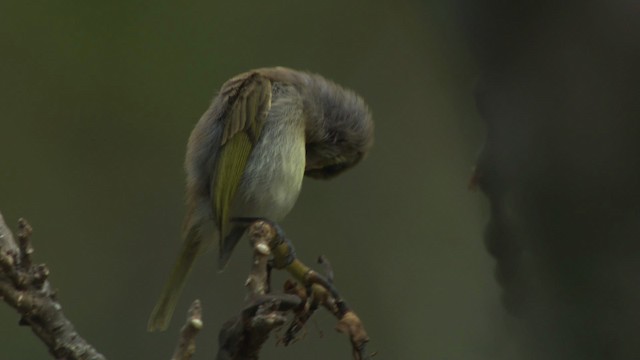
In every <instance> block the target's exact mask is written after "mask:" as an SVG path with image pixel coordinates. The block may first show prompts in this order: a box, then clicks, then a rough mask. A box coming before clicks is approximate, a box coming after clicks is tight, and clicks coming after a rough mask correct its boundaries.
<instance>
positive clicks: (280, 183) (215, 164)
mask: <svg viewBox="0 0 640 360" xmlns="http://www.w3.org/2000/svg"><path fill="white" fill-rule="evenodd" d="M373 135H374V124H373V120H372V116H371V111H370V110H369V106H368V105H367V104H366V103H365V101H364V100H363V99H362V97H360V96H359V95H357V94H356V93H355V92H354V91H352V90H349V89H346V88H343V87H342V86H340V85H338V84H336V83H334V82H333V81H330V80H327V79H325V78H324V77H322V76H321V75H318V74H314V73H310V72H306V71H298V70H293V69H290V68H285V67H270V68H259V69H254V70H251V71H248V72H245V73H242V74H239V75H237V76H234V77H233V78H231V79H230V80H228V81H226V82H225V83H224V84H223V85H222V87H221V89H220V90H219V92H218V94H217V95H216V96H215V97H214V98H213V101H212V102H211V105H210V106H209V108H208V109H207V111H206V112H205V113H204V114H203V115H202V117H201V118H200V120H199V121H198V122H197V124H196V125H195V127H194V129H193V131H192V132H191V135H190V137H189V140H188V143H187V151H186V156H185V171H186V178H187V179H186V214H185V218H184V221H183V231H182V238H183V242H182V247H181V251H180V254H179V256H178V259H177V261H176V264H175V265H174V268H173V270H172V272H171V274H170V276H169V279H168V280H167V282H166V283H165V285H164V288H163V290H162V292H161V295H160V297H159V299H158V301H157V303H156V306H155V307H154V309H153V311H152V313H151V316H150V318H149V323H148V330H149V331H162V330H166V328H167V327H168V325H169V322H170V319H171V317H172V315H173V311H174V308H175V306H176V304H177V301H178V298H179V294H180V292H181V290H182V287H183V284H184V282H185V279H186V277H187V275H188V274H189V272H190V270H191V268H192V266H193V264H194V261H195V259H196V257H197V256H198V255H199V254H201V253H203V252H204V250H206V249H207V248H208V247H210V244H212V243H215V242H216V241H217V242H218V246H219V258H218V267H219V269H220V271H222V269H224V267H225V266H226V264H227V263H228V261H229V258H230V256H231V253H232V251H233V249H234V247H235V245H236V244H237V243H238V241H239V240H240V239H241V238H242V236H243V234H244V232H245V230H246V224H241V223H236V222H234V221H233V219H235V218H264V219H269V220H270V221H275V222H278V221H281V220H282V219H283V218H284V217H285V216H286V215H287V214H288V213H289V212H290V211H291V209H292V207H293V206H294V204H295V202H296V200H297V198H298V194H299V193H300V190H301V186H302V180H303V177H304V176H307V177H310V178H315V179H330V178H333V177H335V176H337V175H339V174H341V173H343V172H344V171H345V170H347V169H350V168H352V167H353V166H355V165H356V164H358V163H359V162H360V161H361V160H362V159H363V158H364V157H365V156H366V155H367V154H368V152H369V151H370V149H371V147H372V145H373V140H374V136H373Z"/></svg>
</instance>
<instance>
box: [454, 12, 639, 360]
mask: <svg viewBox="0 0 640 360" xmlns="http://www.w3.org/2000/svg"><path fill="white" fill-rule="evenodd" d="M459 12H460V13H459V15H460V19H461V20H462V21H461V24H462V26H463V27H464V29H465V31H466V34H467V39H468V41H469V45H470V47H471V48H472V49H473V51H474V54H475V56H476V61H477V64H478V67H479V70H480V73H481V77H480V80H479V83H478V87H477V93H476V97H477V105H478V109H479V111H480V113H481V116H482V117H483V118H484V119H485V120H486V123H487V139H486V144H485V146H484V149H483V151H482V153H481V155H480V158H479V160H478V166H477V175H476V178H477V179H476V180H477V182H478V184H479V187H480V188H481V189H482V190H483V191H484V192H485V193H486V195H487V196H488V198H489V200H490V204H491V205H490V206H491V210H492V218H491V220H490V222H489V224H488V226H487V230H486V238H485V239H486V245H487V248H488V250H489V252H490V253H491V254H492V255H493V256H494V257H495V259H496V263H497V268H496V277H497V280H498V282H499V283H500V285H501V286H502V287H503V291H504V294H503V298H504V303H505V306H506V307H507V309H508V310H509V311H510V312H511V313H513V314H515V315H517V316H518V317H520V318H521V319H522V323H523V324H524V325H525V327H526V329H527V331H526V334H527V336H526V340H525V341H526V343H527V344H528V345H529V346H530V347H529V349H530V355H531V358H532V359H563V360H565V359H581V360H584V359H609V360H611V359H640V341H638V340H637V337H638V333H639V332H640V281H639V280H640V99H639V95H640V87H639V84H640V21H639V15H640V5H639V4H638V2H637V1H624V0H615V1H529V0H524V1H498V0H483V1H470V0H469V1H464V0H461V1H460V3H459Z"/></svg>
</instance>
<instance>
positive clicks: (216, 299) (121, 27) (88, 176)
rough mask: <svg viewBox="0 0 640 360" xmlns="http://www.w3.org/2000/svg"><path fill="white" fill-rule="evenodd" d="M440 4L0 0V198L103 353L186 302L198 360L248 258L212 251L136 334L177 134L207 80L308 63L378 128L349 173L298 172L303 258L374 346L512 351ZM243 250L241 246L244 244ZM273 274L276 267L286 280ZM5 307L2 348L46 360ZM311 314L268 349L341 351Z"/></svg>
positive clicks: (338, 340)
mask: <svg viewBox="0 0 640 360" xmlns="http://www.w3.org/2000/svg"><path fill="white" fill-rule="evenodd" d="M447 4H448V3H447V2H436V1H432V2H418V1H396V2H393V5H392V4H391V2H388V1H364V0H362V1H344V0H342V1H337V0H332V1H321V2H320V1H318V2H304V3H302V2H301V3H292V2H289V1H280V0H276V1H270V2H263V1H236V2H222V1H190V2H181V3H175V2H168V1H107V2H104V1H103V2H77V1H64V0H61V1H56V2H48V1H14V0H8V1H2V2H0V54H1V55H0V79H2V81H1V82H0V134H1V138H0V139H1V140H0V169H1V170H0V211H2V213H3V214H4V216H5V218H6V220H7V221H8V222H9V223H10V224H11V225H12V226H13V225H14V224H15V222H16V220H17V219H18V217H20V216H24V217H26V218H27V219H28V220H29V221H30V222H31V224H32V225H33V227H34V228H35V235H34V236H33V242H34V245H35V247H36V254H35V259H36V261H39V262H46V263H47V265H48V266H49V267H50V269H51V271H52V277H51V280H52V282H53V284H54V285H55V287H56V288H58V289H59V296H60V299H61V301H62V304H63V306H64V311H65V313H66V315H67V316H68V317H69V318H70V319H71V320H72V321H73V322H74V324H75V325H76V327H77V330H78V331H79V332H80V333H81V334H82V335H83V336H84V337H86V338H87V339H88V340H89V341H90V342H91V343H93V344H94V345H95V346H96V347H97V348H98V350H100V351H101V352H102V353H104V354H105V355H106V356H107V357H108V358H110V359H161V358H169V357H170V355H171V354H172V352H173V348H174V345H175V342H176V338H177V337H176V333H177V331H178V329H179V328H180V326H182V323H183V320H184V314H185V313H186V309H187V307H188V304H189V303H190V302H191V301H192V300H193V299H194V298H200V299H201V300H202V301H203V305H204V316H205V317H204V321H205V330H204V332H203V333H202V334H201V335H200V336H199V338H198V353H197V355H196V358H197V359H212V358H213V357H214V354H215V352H216V348H217V340H216V338H217V332H218V329H219V327H220V325H221V324H222V322H224V321H225V320H227V319H228V318H230V317H231V316H233V315H235V314H236V313H237V312H238V310H239V309H240V308H241V306H242V301H243V298H244V294H245V290H244V288H243V283H244V279H245V277H246V272H247V269H248V267H249V251H246V249H248V247H246V245H244V246H245V247H243V245H242V244H241V245H239V247H238V248H237V250H236V252H235V254H234V257H233V258H232V259H231V264H230V266H229V268H228V270H227V271H225V272H224V273H222V274H218V273H217V272H216V270H215V267H216V257H215V254H214V252H210V253H209V254H207V256H205V257H203V258H201V260H200V261H199V263H198V264H197V268H196V269H195V271H194V273H193V274H192V276H191V278H190V279H189V282H188V285H187V288H186V291H185V292H184V294H183V297H182V301H181V302H180V304H179V307H178V309H177V312H176V315H175V316H174V320H173V322H172V326H171V327H170V329H169V331H167V332H164V333H154V334H150V333H147V332H146V330H145V328H146V323H147V317H148V315H149V312H150V310H151V308H152V306H153V304H154V302H155V300H156V296H157V295H158V294H159V291H160V288H161V285H162V282H163V281H164V280H165V278H166V276H167V274H168V272H169V269H170V267H171V265H172V263H173V261H174V257H175V256H176V253H177V249H178V246H179V235H180V226H181V221H182V216H183V186H184V174H183V170H182V159H183V156H184V148H185V144H186V140H187V137H188V135H189V133H190V131H191V129H192V127H193V125H194V124H195V122H196V121H197V119H198V118H199V117H200V115H201V114H202V113H203V112H204V110H205V109H206V108H207V106H208V104H209V101H210V99H211V98H212V96H213V95H214V94H215V93H216V91H217V89H218V88H219V87H220V85H221V84H222V83H223V82H224V81H225V80H226V79H228V78H230V77H231V76H233V75H235V74H237V73H239V72H243V71H246V70H248V69H251V68H256V67H263V66H275V65H282V66H288V67H292V68H296V69H302V70H310V71H313V72H317V73H320V74H323V75H324V76H325V77H327V78H330V79H333V80H335V81H336V82H338V83H340V84H342V85H344V86H347V87H350V88H352V89H354V90H356V91H357V92H358V93H360V94H361V95H362V96H363V97H364V98H365V99H366V100H367V102H368V103H369V104H370V106H371V108H372V111H373V113H374V120H375V122H376V145H375V147H374V150H373V152H372V153H371V155H370V156H369V158H368V159H367V160H366V161H365V162H363V163H362V164H361V165H360V166H358V167H356V168H355V169H354V170H352V171H349V172H347V173H346V174H345V175H343V176H340V177H338V178H337V179H335V180H333V181H329V182H317V181H312V180H306V181H305V183H304V185H303V191H302V194H301V196H300V199H299V201H298V203H297V205H296V207H295V209H294V211H293V212H292V213H291V214H290V215H289V217H288V218H287V220H286V221H285V222H284V223H283V226H284V228H285V230H286V231H287V233H288V235H289V236H290V237H291V238H292V239H293V241H294V243H295V245H296V248H297V251H298V255H299V256H300V257H301V258H302V259H303V260H304V261H307V262H309V263H312V262H313V260H314V259H315V258H316V256H317V255H319V254H324V255H326V256H327V257H328V258H329V259H330V260H331V262H332V264H333V266H334V270H335V273H336V282H337V286H338V287H339V288H340V289H341V290H342V292H343V294H344V296H345V297H346V299H347V301H348V302H349V303H350V305H352V306H353V307H354V308H355V309H356V310H357V312H358V313H359V315H360V316H361V317H362V319H363V320H364V323H365V325H366V327H367V329H368V331H369V335H370V336H371V338H372V342H371V344H370V346H369V349H370V350H371V351H377V352H378V357H377V358H380V359H447V360H448V359H494V360H495V359H512V358H513V357H514V354H515V352H516V350H515V349H514V345H513V341H512V337H513V336H512V335H511V334H512V333H513V332H514V329H513V328H512V327H513V324H510V323H509V319H508V317H507V316H506V315H505V314H504V313H503V310H502V309H501V305H500V301H499V291H498V288H497V285H496V284H495V282H494V280H493V276H492V260H491V259H490V257H489V255H488V254H487V253H486V252H485V250H484V248H483V245H482V240H481V235H482V228H483V224H484V222H485V221H486V218H487V217H488V215H487V211H486V209H485V201H484V199H483V197H482V196H481V195H480V194H479V193H473V192H470V191H468V189H467V182H468V178H469V175H470V171H471V168H472V166H473V163H474V161H475V157H476V155H477V151H478V149H479V148H480V146H481V143H482V137H483V130H484V129H483V128H482V125H481V122H480V121H479V120H478V118H477V115H476V113H475V107H474V102H473V97H472V91H473V85H474V82H475V79H476V71H475V69H474V66H473V64H472V62H471V61H470V60H469V55H468V53H467V51H466V44H465V43H464V41H463V39H462V36H461V34H459V32H458V31H457V28H456V26H455V24H454V20H453V18H454V16H455V14H454V10H453V9H452V8H451V7H449V6H448V5H447ZM243 249H245V251H243ZM282 278H283V277H281V278H278V279H279V280H282ZM17 322H18V316H17V315H16V314H15V312H14V311H13V310H12V309H10V308H9V307H8V306H4V305H3V306H0V324H1V326H0V344H1V347H2V350H1V351H0V352H1V353H0V358H2V359H46V358H48V354H47V352H46V350H45V348H44V347H43V346H42V345H41V344H40V343H39V341H38V340H37V339H36V338H35V337H34V336H33V335H32V334H31V332H30V331H29V329H27V328H23V327H18V326H17ZM334 324H335V321H334V320H333V319H332V318H331V317H330V316H329V315H328V314H326V313H324V312H322V313H320V315H319V316H317V320H316V321H314V322H312V323H311V324H310V325H309V326H308V327H307V331H306V336H305V337H304V338H303V339H302V340H300V341H299V342H298V343H296V344H294V345H293V346H291V347H289V348H283V347H281V346H275V341H274V340H273V339H271V340H270V341H269V342H268V343H267V345H266V346H265V349H264V352H263V358H264V359H349V358H350V349H349V344H348V341H347V340H346V338H344V337H343V336H342V335H340V334H336V333H335V332H334V331H333V326H334Z"/></svg>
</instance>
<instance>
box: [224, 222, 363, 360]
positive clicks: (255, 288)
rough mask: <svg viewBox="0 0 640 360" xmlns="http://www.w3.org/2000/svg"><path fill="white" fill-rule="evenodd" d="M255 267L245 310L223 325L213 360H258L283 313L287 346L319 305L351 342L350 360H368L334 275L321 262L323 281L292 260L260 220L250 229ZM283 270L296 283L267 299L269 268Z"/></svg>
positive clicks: (359, 327)
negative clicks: (291, 314) (289, 321)
mask: <svg viewBox="0 0 640 360" xmlns="http://www.w3.org/2000/svg"><path fill="white" fill-rule="evenodd" d="M249 235H250V239H251V244H252V245H253V249H254V251H253V263H252V267H251V270H250V273H249V277H248V279H247V282H246V285H247V288H248V296H247V298H248V301H247V302H248V304H247V305H246V306H245V308H244V310H243V311H242V313H241V314H240V316H237V317H235V318H233V319H231V320H230V321H228V322H227V323H225V324H224V325H223V327H222V330H221V331H220V335H219V339H218V342H219V351H218V357H217V360H256V359H258V357H259V351H260V348H261V346H262V344H264V342H265V341H266V340H267V339H268V337H269V333H270V332H271V331H272V330H274V329H276V328H278V327H280V326H282V325H283V324H284V323H285V322H286V319H287V313H293V314H294V319H293V321H292V323H291V325H290V326H289V328H288V330H287V332H286V334H285V337H284V339H283V341H282V342H283V343H284V345H285V346H286V345H288V344H290V343H291V342H292V341H293V340H294V339H295V338H296V336H297V334H298V332H299V331H300V330H301V329H302V328H303V327H304V325H305V324H306V323H307V321H308V320H309V319H310V318H311V316H312V315H313V314H314V313H315V311H316V310H317V309H318V307H319V306H320V305H322V306H323V307H324V308H326V309H327V310H329V312H331V313H332V314H333V315H334V316H335V317H336V318H337V319H338V325H337V326H336V330H338V331H339V332H341V333H345V334H347V335H348V336H349V339H350V341H351V346H352V349H353V352H352V353H353V359H354V360H364V359H369V358H370V355H366V354H365V345H366V343H367V342H368V341H369V337H368V336H367V333H366V331H365V329H364V326H363V324H362V322H361V321H360V319H359V318H358V316H357V315H356V314H355V312H354V311H353V310H351V309H350V308H349V307H348V306H347V304H346V302H345V301H344V300H343V299H342V297H341V296H340V294H339V293H338V290H337V289H336V288H335V287H334V286H333V283H332V282H333V271H332V270H331V266H330V265H329V262H328V261H327V260H326V259H324V258H323V257H321V258H319V263H320V264H321V265H323V266H324V268H325V272H326V273H327V277H326V278H325V277H324V276H322V275H320V274H319V273H317V272H315V271H313V270H311V269H310V268H309V267H307V266H306V265H304V264H303V263H302V262H301V261H300V260H298V259H297V258H296V255H295V250H294V248H293V245H292V244H291V242H290V241H289V240H288V239H286V238H285V237H284V233H283V232H282V230H281V229H280V228H279V227H278V225H276V224H273V223H271V222H269V221H266V220H262V219H258V220H255V221H253V223H252V224H251V226H250V227H249ZM272 266H273V267H274V268H276V269H285V270H286V271H287V272H289V273H290V274H291V275H292V276H293V277H294V278H295V279H296V280H297V281H298V282H299V284H296V283H294V282H291V281H287V283H286V284H285V294H280V295H274V294H270V293H269V292H270V284H269V281H270V276H269V274H270V271H271V267H272Z"/></svg>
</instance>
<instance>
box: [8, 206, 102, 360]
mask: <svg viewBox="0 0 640 360" xmlns="http://www.w3.org/2000/svg"><path fill="white" fill-rule="evenodd" d="M31 233H32V229H31V226H30V225H29V224H28V223H27V221H26V220H24V219H20V220H19V222H18V233H17V236H18V243H17V244H16V242H15V240H14V237H13V234H12V233H11V231H10V230H9V227H8V226H7V225H6V223H5V222H4V219H3V218H2V215H1V214H0V298H1V299H2V300H4V302H6V303H7V304H9V306H11V307H13V308H14V309H15V310H16V311H17V312H18V313H19V314H20V316H21V318H20V325H27V326H29V327H31V330H32V331H33V332H34V333H35V334H36V335H37V336H38V337H39V338H40V340H42V342H44V344H45V345H46V346H47V348H48V349H49V352H50V353H51V355H52V356H53V357H55V358H56V359H69V360H76V359H78V360H104V359H105V357H104V356H103V355H102V354H100V353H99V352H98V351H97V350H96V349H94V348H93V346H91V345H90V344H89V343H88V342H87V341H86V340H84V339H83V338H82V337H81V336H80V335H79V334H78V333H77V332H76V331H75V329H74V328H73V325H72V324H71V322H70V321H69V320H67V318H66V317H65V315H64V314H63V312H62V306H61V305H60V303H59V302H58V300H57V299H56V294H55V291H54V290H52V287H51V284H50V283H49V280H48V279H47V278H48V276H49V269H47V267H46V266H45V265H44V264H38V265H33V264H32V261H31V255H32V254H33V248H32V247H31V241H30V236H31Z"/></svg>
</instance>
